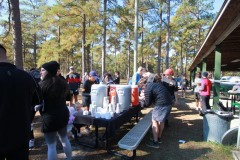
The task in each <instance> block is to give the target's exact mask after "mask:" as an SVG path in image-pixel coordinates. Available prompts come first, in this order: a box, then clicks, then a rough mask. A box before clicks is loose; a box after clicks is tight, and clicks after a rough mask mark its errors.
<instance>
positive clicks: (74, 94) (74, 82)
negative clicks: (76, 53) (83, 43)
mask: <svg viewBox="0 0 240 160" xmlns="http://www.w3.org/2000/svg"><path fill="white" fill-rule="evenodd" d="M66 80H67V82H68V85H69V89H70V94H71V99H70V104H69V106H72V104H73V98H74V101H75V102H74V103H76V102H78V94H79V88H80V84H81V78H80V75H79V74H78V73H76V72H75V71H74V67H73V66H71V67H70V72H69V73H68V75H67V76H66Z"/></svg>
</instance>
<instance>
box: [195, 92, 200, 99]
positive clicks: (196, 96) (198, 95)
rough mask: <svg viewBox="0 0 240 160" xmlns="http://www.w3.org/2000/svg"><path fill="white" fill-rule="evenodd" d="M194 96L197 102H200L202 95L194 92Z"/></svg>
mask: <svg viewBox="0 0 240 160" xmlns="http://www.w3.org/2000/svg"><path fill="white" fill-rule="evenodd" d="M194 96H195V99H196V100H200V93H199V92H194Z"/></svg>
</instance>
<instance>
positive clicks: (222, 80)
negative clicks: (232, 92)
mask: <svg viewBox="0 0 240 160" xmlns="http://www.w3.org/2000/svg"><path fill="white" fill-rule="evenodd" d="M230 78H231V76H223V77H221V78H220V81H221V82H229V79H230Z"/></svg>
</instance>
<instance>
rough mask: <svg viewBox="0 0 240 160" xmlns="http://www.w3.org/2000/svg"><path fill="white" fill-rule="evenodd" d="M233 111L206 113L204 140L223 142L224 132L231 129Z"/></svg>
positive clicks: (204, 118) (204, 117)
mask: <svg viewBox="0 0 240 160" xmlns="http://www.w3.org/2000/svg"><path fill="white" fill-rule="evenodd" d="M232 119H233V115H232V113H229V114H226V113H225V114H224V115H221V114H217V113H215V112H213V111H212V112H210V113H205V114H204V115H203V139H204V141H212V142H217V143H221V138H222V136H223V135H224V133H225V132H226V131H227V130H229V128H230V123H231V120H232Z"/></svg>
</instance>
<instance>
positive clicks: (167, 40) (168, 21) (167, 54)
mask: <svg viewBox="0 0 240 160" xmlns="http://www.w3.org/2000/svg"><path fill="white" fill-rule="evenodd" d="M169 40H170V0H167V35H166V69H167V68H169Z"/></svg>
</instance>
